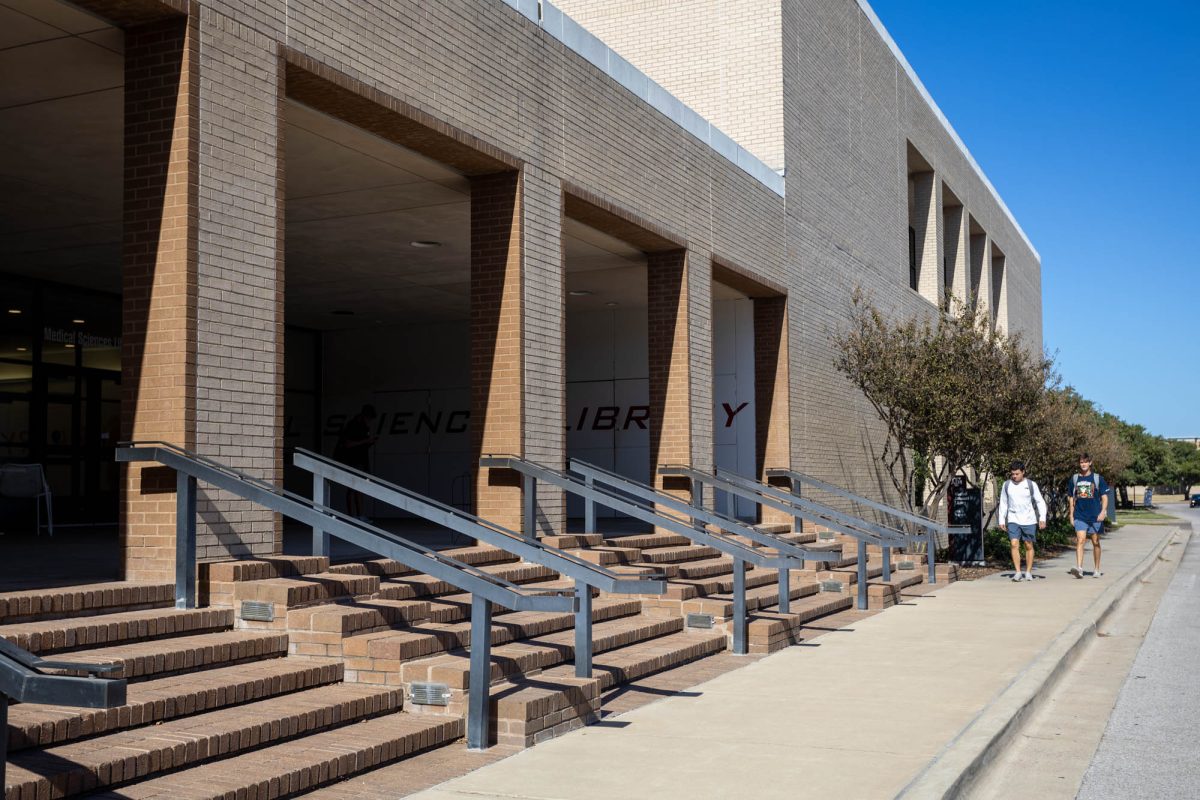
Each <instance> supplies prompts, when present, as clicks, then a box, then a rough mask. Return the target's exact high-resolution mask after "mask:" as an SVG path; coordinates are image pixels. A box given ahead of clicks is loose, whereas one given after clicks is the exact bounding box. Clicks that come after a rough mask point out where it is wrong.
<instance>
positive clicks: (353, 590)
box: [212, 572, 380, 618]
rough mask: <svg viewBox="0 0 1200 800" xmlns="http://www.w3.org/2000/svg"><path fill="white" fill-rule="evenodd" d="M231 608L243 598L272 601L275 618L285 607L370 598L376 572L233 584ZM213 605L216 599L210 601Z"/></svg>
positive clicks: (318, 574)
mask: <svg viewBox="0 0 1200 800" xmlns="http://www.w3.org/2000/svg"><path fill="white" fill-rule="evenodd" d="M232 586H233V591H232V593H231V597H232V603H233V606H234V608H238V607H239V606H240V604H241V603H242V602H244V601H246V600H256V601H259V602H263V603H271V604H272V606H273V607H274V609H275V617H276V618H279V617H283V616H285V615H286V614H287V611H288V609H292V608H302V607H303V606H310V605H313V604H315V603H327V602H329V601H331V600H338V599H341V598H352V597H369V596H371V595H373V594H375V593H376V592H378V591H379V587H380V580H379V577H378V576H376V575H354V574H350V575H347V574H341V573H336V572H314V573H312V574H311V575H302V576H300V577H297V578H266V579H264V580H256V581H242V582H240V583H234V584H232ZM212 602H213V603H214V604H215V603H216V600H213V601H212Z"/></svg>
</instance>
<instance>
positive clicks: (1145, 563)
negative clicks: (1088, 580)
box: [896, 521, 1192, 800]
mask: <svg viewBox="0 0 1200 800" xmlns="http://www.w3.org/2000/svg"><path fill="white" fill-rule="evenodd" d="M1191 530H1192V526H1191V524H1190V523H1188V522H1185V521H1181V522H1180V523H1179V524H1177V525H1173V526H1171V528H1170V529H1169V530H1168V531H1167V532H1166V533H1165V534H1164V535H1163V537H1162V539H1161V540H1160V541H1159V542H1158V544H1157V545H1155V546H1154V547H1153V548H1152V549H1151V551H1150V553H1149V554H1147V555H1146V557H1145V558H1143V559H1142V560H1141V561H1140V562H1138V564H1137V566H1136V567H1134V568H1133V569H1132V570H1130V571H1129V572H1128V573H1126V574H1125V576H1124V577H1123V578H1121V580H1119V581H1118V582H1116V583H1114V584H1113V585H1112V586H1110V587H1108V589H1106V590H1105V592H1104V594H1102V595H1100V596H1099V597H1097V598H1096V599H1095V600H1094V601H1092V604H1091V605H1090V606H1088V607H1087V609H1086V610H1084V612H1083V614H1082V615H1080V617H1079V618H1078V619H1076V620H1075V621H1074V622H1072V623H1071V624H1070V625H1069V626H1067V628H1066V629H1065V630H1063V632H1062V633H1060V634H1059V635H1058V636H1057V637H1055V639H1054V641H1052V642H1051V643H1050V644H1049V645H1047V646H1046V648H1045V649H1044V650H1042V652H1041V653H1040V654H1039V655H1038V656H1037V657H1036V658H1035V659H1034V660H1033V661H1032V662H1031V663H1030V664H1028V665H1027V666H1026V667H1025V669H1023V670H1022V671H1021V672H1020V673H1018V674H1017V676H1016V677H1015V678H1013V679H1012V682H1011V683H1009V685H1008V686H1007V687H1005V688H1004V689H1003V690H1002V691H1001V692H1000V693H999V694H998V695H996V697H995V698H993V699H992V701H991V702H990V703H988V705H987V706H985V707H984V708H983V709H982V710H981V711H980V712H979V713H978V714H977V715H976V716H975V718H974V719H973V720H971V721H970V722H969V723H967V725H966V726H965V727H964V728H963V729H962V730H960V731H959V732H958V733H957V734H956V735H955V736H954V738H953V739H951V740H950V742H949V743H947V744H946V746H945V747H944V748H942V750H941V752H939V753H938V754H937V755H936V756H934V758H933V760H932V761H931V762H930V763H929V764H927V765H926V766H925V768H924V769H922V770H921V771H920V772H919V773H918V774H917V776H916V777H915V778H913V779H912V780H911V781H910V782H909V783H908V785H907V786H905V787H904V788H903V789H901V790H900V792H899V794H897V795H896V798H897V800H899V799H900V798H904V799H905V800H949V798H955V797H959V796H960V795H961V794H962V792H964V791H965V790H966V789H967V788H969V786H970V784H971V783H972V782H973V781H974V780H975V778H976V777H977V776H978V775H979V773H980V771H981V770H982V769H983V768H984V767H985V766H987V764H988V763H989V762H990V761H991V760H992V758H993V757H994V756H995V755H996V754H997V752H998V751H999V750H1000V749H1001V748H1002V747H1003V746H1004V744H1005V743H1007V741H1008V739H1009V737H1011V736H1012V734H1013V733H1015V732H1016V731H1017V729H1018V728H1019V727H1020V725H1021V723H1022V722H1023V720H1024V719H1025V717H1026V715H1028V714H1029V713H1031V712H1032V711H1033V710H1035V709H1036V708H1037V706H1038V705H1039V703H1040V702H1041V700H1042V699H1043V698H1044V697H1045V696H1046V695H1047V694H1048V693H1049V692H1050V690H1051V689H1053V688H1054V685H1055V684H1056V683H1058V678H1059V677H1060V676H1061V675H1062V674H1063V672H1065V671H1066V669H1067V668H1068V667H1070V665H1071V663H1072V662H1073V661H1074V660H1075V656H1076V655H1077V654H1078V652H1079V651H1080V650H1081V649H1082V648H1083V646H1084V645H1085V644H1086V643H1087V642H1088V641H1089V640H1090V638H1091V636H1092V635H1093V634H1094V633H1095V631H1096V627H1097V626H1098V625H1099V624H1100V623H1101V622H1102V621H1103V620H1104V619H1105V617H1107V616H1108V614H1109V612H1111V611H1112V610H1113V608H1114V607H1115V606H1116V604H1117V602H1118V601H1119V600H1120V599H1121V598H1122V597H1124V596H1125V593H1126V591H1127V590H1128V589H1129V587H1130V585H1131V584H1132V583H1133V582H1134V581H1136V580H1139V579H1141V578H1142V576H1144V575H1145V574H1146V573H1147V572H1149V571H1150V570H1151V569H1152V568H1153V567H1154V565H1155V562H1156V560H1157V559H1158V557H1159V556H1160V555H1161V554H1162V552H1163V550H1165V549H1166V548H1167V545H1168V544H1169V543H1170V542H1171V540H1172V539H1174V538H1175V536H1176V535H1177V534H1180V533H1182V534H1184V537H1185V540H1186V538H1187V537H1188V536H1190V535H1191Z"/></svg>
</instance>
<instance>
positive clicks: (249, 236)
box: [193, 5, 284, 559]
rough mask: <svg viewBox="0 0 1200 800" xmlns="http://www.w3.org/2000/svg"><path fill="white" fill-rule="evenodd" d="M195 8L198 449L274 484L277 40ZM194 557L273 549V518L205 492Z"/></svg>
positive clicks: (279, 353) (279, 345) (279, 207)
mask: <svg viewBox="0 0 1200 800" xmlns="http://www.w3.org/2000/svg"><path fill="white" fill-rule="evenodd" d="M197 14H198V15H199V31H200V56H201V62H200V76H201V78H202V81H201V85H200V90H199V91H200V109H201V113H202V115H203V125H202V127H201V130H200V133H199V136H200V156H199V159H200V161H199V163H200V173H199V193H198V197H197V203H198V205H199V208H200V216H199V231H198V236H197V267H196V276H197V326H196V449H197V450H198V451H199V452H200V453H201V454H203V455H206V456H210V457H212V458H215V459H217V460H219V461H221V462H224V463H226V464H229V465H230V466H232V467H235V468H237V469H239V470H242V471H244V472H247V473H249V474H251V475H254V476H255V477H258V478H262V479H264V480H266V481H269V482H271V483H275V484H278V483H279V482H281V481H282V478H283V470H282V454H283V326H284V320H283V252H284V251H283V192H282V188H283V185H282V174H283V173H282V169H283V167H282V159H281V153H282V148H281V143H282V133H281V131H282V123H283V114H282V98H283V71H282V63H281V57H280V52H279V45H278V44H277V43H276V42H275V41H274V40H273V39H271V38H268V37H267V36H265V35H264V34H262V33H259V32H257V31H255V30H252V29H250V28H248V27H246V26H245V25H243V24H242V23H241V22H240V21H238V20H237V19H234V18H233V17H229V16H225V15H223V14H220V13H218V12H216V11H214V10H212V9H210V8H209V7H208V6H203V5H202V6H200V7H199V10H198V11H193V16H195V15H197ZM197 507H198V509H199V516H200V519H201V520H202V521H203V525H202V526H201V528H200V530H199V531H198V535H197V541H198V546H199V556H200V558H202V559H220V558H229V557H246V556H257V555H270V554H273V553H278V552H280V549H281V544H282V528H281V521H280V519H279V517H278V516H277V515H275V514H273V513H271V512H268V511H266V510H264V509H262V508H259V507H257V506H254V505H252V504H251V503H249V502H248V501H245V500H241V499H238V498H235V497H231V496H229V495H227V494H226V493H224V492H218V491H216V490H213V489H211V488H204V487H202V488H201V491H200V495H199V502H198V503H197Z"/></svg>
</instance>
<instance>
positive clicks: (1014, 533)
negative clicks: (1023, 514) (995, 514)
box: [1008, 522, 1037, 542]
mask: <svg viewBox="0 0 1200 800" xmlns="http://www.w3.org/2000/svg"><path fill="white" fill-rule="evenodd" d="M1008 538H1009V539H1012V540H1013V541H1014V542H1015V541H1017V540H1018V539H1020V540H1021V541H1022V542H1032V541H1033V540H1035V539H1036V538H1037V525H1036V524H1034V525H1018V524H1017V523H1015V522H1010V523H1008Z"/></svg>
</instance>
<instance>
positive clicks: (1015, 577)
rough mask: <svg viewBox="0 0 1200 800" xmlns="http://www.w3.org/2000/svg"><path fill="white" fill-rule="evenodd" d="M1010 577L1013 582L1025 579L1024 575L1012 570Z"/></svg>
mask: <svg viewBox="0 0 1200 800" xmlns="http://www.w3.org/2000/svg"><path fill="white" fill-rule="evenodd" d="M1012 579H1013V583H1020V582H1021V581H1023V580H1025V575H1024V574H1022V573H1020V572H1014V573H1013V576H1012Z"/></svg>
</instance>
